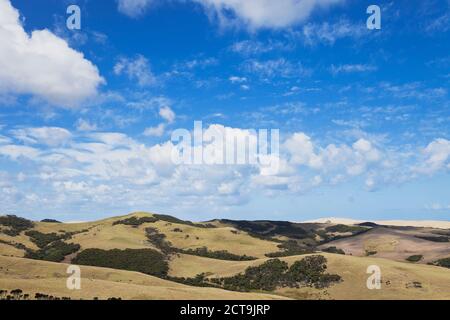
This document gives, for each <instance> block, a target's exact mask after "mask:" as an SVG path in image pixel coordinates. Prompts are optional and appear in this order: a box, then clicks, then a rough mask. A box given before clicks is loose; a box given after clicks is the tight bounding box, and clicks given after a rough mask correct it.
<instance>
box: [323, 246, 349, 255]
mask: <svg viewBox="0 0 450 320" xmlns="http://www.w3.org/2000/svg"><path fill="white" fill-rule="evenodd" d="M322 251H323V252H328V253H335V254H344V255H345V251H344V250H342V249H339V248H337V247H328V248H325V249H323V250H322Z"/></svg>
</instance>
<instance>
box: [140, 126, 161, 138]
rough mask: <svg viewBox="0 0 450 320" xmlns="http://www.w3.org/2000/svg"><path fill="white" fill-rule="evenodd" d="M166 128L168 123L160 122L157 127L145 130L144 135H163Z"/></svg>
mask: <svg viewBox="0 0 450 320" xmlns="http://www.w3.org/2000/svg"><path fill="white" fill-rule="evenodd" d="M165 130H166V125H165V124H164V123H160V124H159V125H157V126H156V127H150V128H146V129H145V130H144V136H147V137H161V136H162V135H163V134H164V131H165Z"/></svg>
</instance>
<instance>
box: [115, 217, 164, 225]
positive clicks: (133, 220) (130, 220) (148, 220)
mask: <svg viewBox="0 0 450 320" xmlns="http://www.w3.org/2000/svg"><path fill="white" fill-rule="evenodd" d="M156 221H158V219H157V218H154V217H142V218H136V217H131V218H127V219H123V220H118V221H114V222H113V226H115V225H118V224H123V225H126V226H133V227H138V226H140V225H142V224H144V223H155V222H156Z"/></svg>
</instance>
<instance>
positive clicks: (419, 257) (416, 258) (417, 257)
mask: <svg viewBox="0 0 450 320" xmlns="http://www.w3.org/2000/svg"><path fill="white" fill-rule="evenodd" d="M422 259H423V255H421V254H418V255H413V256H409V257H408V258H406V260H407V261H409V262H419V261H420V260H422Z"/></svg>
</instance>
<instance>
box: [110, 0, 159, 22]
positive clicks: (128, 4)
mask: <svg viewBox="0 0 450 320" xmlns="http://www.w3.org/2000/svg"><path fill="white" fill-rule="evenodd" d="M154 3H155V0H118V7H117V8H118V10H119V12H121V13H123V14H125V15H127V16H129V17H132V18H137V17H139V16H142V15H143V14H144V13H145V12H146V11H147V10H148V8H150V6H151V5H152V4H154Z"/></svg>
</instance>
